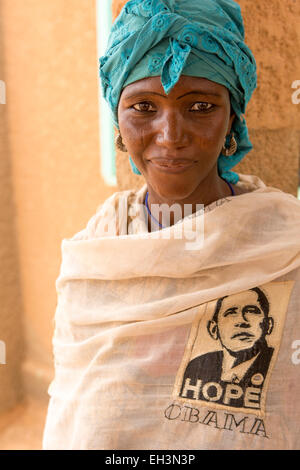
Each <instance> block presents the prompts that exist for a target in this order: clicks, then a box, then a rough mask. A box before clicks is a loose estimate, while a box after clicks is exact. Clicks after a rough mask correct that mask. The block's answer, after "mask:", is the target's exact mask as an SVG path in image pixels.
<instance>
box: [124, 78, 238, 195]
mask: <svg viewBox="0 0 300 470" xmlns="http://www.w3.org/2000/svg"><path fill="white" fill-rule="evenodd" d="M230 111H231V106H230V97H229V92H228V90H227V88H225V87H224V86H223V85H219V84H218V83H215V82H212V81H210V80H207V79H205V78H197V77H188V76H184V75H183V76H181V77H180V79H179V81H178V82H177V83H176V85H175V86H174V87H173V89H172V90H171V92H170V93H169V94H168V95H166V93H165V92H164V89H163V87H162V84H161V78H160V77H150V78H145V79H143V80H139V81H137V82H135V83H132V84H130V85H128V86H127V87H125V88H124V90H123V92H122V94H121V98H120V102H119V108H118V119H119V126H120V132H121V135H122V138H123V142H124V144H125V145H126V147H127V150H128V153H129V155H130V156H131V158H132V159H133V161H134V163H135V164H136V166H137V168H138V169H139V171H140V172H141V173H142V174H143V175H144V177H145V179H146V182H147V184H148V186H150V187H151V188H152V190H153V191H155V192H156V193H157V194H158V195H159V196H160V197H161V198H165V199H172V200H174V201H179V200H187V199H188V198H189V196H190V195H192V194H194V193H195V191H196V192H197V188H198V187H199V185H200V184H201V183H202V182H203V181H205V180H206V182H207V184H209V185H212V184H215V183H216V178H217V177H218V173H217V160H218V156H219V154H220V152H221V149H222V146H223V143H224V138H225V136H226V135H227V134H229V132H230V129H231V125H232V122H233V119H234V115H232V116H231V115H230Z"/></svg>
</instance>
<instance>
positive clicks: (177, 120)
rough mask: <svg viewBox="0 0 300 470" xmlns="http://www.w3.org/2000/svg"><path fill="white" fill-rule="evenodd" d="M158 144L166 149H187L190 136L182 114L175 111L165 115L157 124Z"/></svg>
mask: <svg viewBox="0 0 300 470" xmlns="http://www.w3.org/2000/svg"><path fill="white" fill-rule="evenodd" d="M156 144H157V145H160V146H162V147H166V148H174V147H176V148H179V147H185V146H186V145H187V144H188V135H187V133H186V132H185V126H184V120H183V118H182V116H181V115H180V113H178V112H176V111H175V112H174V111H173V112H170V113H164V114H163V116H162V117H161V119H160V120H159V121H158V122H157V130H156Z"/></svg>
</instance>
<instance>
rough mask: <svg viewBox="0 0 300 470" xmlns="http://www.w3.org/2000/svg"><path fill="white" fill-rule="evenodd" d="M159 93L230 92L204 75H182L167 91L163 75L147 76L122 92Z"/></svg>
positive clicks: (217, 93)
mask: <svg viewBox="0 0 300 470" xmlns="http://www.w3.org/2000/svg"><path fill="white" fill-rule="evenodd" d="M141 92H147V93H151V92H153V93H159V94H161V95H163V96H166V97H167V96H168V97H170V98H172V97H175V96H177V95H180V94H183V93H191V92H195V93H201V94H205V95H209V94H211V95H216V96H221V97H222V96H225V95H226V94H227V93H229V92H228V90H227V88H226V87H225V86H223V85H221V84H219V83H216V82H213V81H211V80H208V79H207V78H202V77H191V76H187V75H182V76H181V77H180V78H179V80H178V82H177V83H176V84H175V85H174V87H173V88H172V90H171V91H170V92H169V93H168V95H167V94H166V93H165V91H164V88H163V86H162V83H161V77H160V76H157V77H147V78H143V79H141V80H138V81H136V82H133V83H131V84H129V85H127V86H126V87H125V88H124V89H123V92H122V95H123V97H126V98H128V97H129V96H130V95H133V94H135V93H141Z"/></svg>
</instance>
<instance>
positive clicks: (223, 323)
mask: <svg viewBox="0 0 300 470" xmlns="http://www.w3.org/2000/svg"><path fill="white" fill-rule="evenodd" d="M271 325H272V319H271V318H270V319H267V318H266V315H265V313H264V311H263V310H262V308H261V306H260V304H259V302H258V298H257V293H256V292H253V291H247V292H242V293H239V294H236V295H233V296H230V297H229V298H225V299H224V300H223V302H222V305H221V309H220V311H219V313H218V322H217V324H216V323H215V322H213V321H212V322H211V325H210V332H211V334H212V336H214V337H215V339H217V338H219V340H220V341H221V343H222V345H223V347H225V348H226V349H227V350H228V351H232V352H238V351H242V350H244V349H250V348H252V347H253V346H254V345H255V343H256V342H257V341H258V340H259V339H260V338H261V337H262V336H265V335H266V334H270V331H271V329H272V326H271Z"/></svg>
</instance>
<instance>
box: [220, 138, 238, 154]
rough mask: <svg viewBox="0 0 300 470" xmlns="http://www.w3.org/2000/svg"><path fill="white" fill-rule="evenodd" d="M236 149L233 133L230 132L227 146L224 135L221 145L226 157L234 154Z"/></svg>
mask: <svg viewBox="0 0 300 470" xmlns="http://www.w3.org/2000/svg"><path fill="white" fill-rule="evenodd" d="M236 151H237V143H236V140H235V138H234V134H232V136H231V139H230V146H229V148H226V137H225V140H224V144H223V147H222V154H223V155H225V156H226V157H231V155H234V154H235V152H236Z"/></svg>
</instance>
